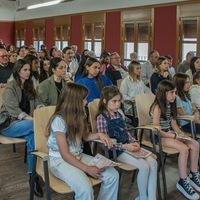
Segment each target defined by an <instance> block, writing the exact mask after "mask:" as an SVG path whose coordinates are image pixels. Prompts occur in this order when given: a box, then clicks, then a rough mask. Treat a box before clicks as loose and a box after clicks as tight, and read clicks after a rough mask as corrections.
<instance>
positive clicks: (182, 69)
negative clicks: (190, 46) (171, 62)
mask: <svg viewBox="0 0 200 200" xmlns="http://www.w3.org/2000/svg"><path fill="white" fill-rule="evenodd" d="M193 57H194V52H192V51H189V52H188V53H187V54H186V60H184V61H183V62H182V63H180V64H179V65H178V72H182V73H185V72H186V71H187V70H188V69H190V61H191V59H192V58H193Z"/></svg>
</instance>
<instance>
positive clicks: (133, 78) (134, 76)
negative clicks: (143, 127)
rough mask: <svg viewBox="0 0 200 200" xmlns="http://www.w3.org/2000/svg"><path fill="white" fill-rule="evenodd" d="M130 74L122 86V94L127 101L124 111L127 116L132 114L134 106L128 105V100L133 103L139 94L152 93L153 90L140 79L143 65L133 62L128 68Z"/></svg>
mask: <svg viewBox="0 0 200 200" xmlns="http://www.w3.org/2000/svg"><path fill="white" fill-rule="evenodd" d="M128 73H129V75H128V77H126V78H125V79H123V80H122V82H121V85H120V92H121V94H122V96H123V99H124V100H125V102H124V110H125V113H126V114H129V113H131V112H132V109H131V108H132V105H131V104H130V103H127V102H126V100H128V101H133V100H134V98H135V96H136V95H138V94H142V93H151V90H150V89H149V88H148V87H147V86H146V85H145V84H144V82H143V81H142V80H141V79H140V74H141V64H140V63H139V62H138V61H131V63H130V64H129V66H128ZM132 114H134V113H132Z"/></svg>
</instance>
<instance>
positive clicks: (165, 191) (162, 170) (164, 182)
mask: <svg viewBox="0 0 200 200" xmlns="http://www.w3.org/2000/svg"><path fill="white" fill-rule="evenodd" d="M158 141H159V152H160V164H161V172H162V180H163V191H164V199H165V200H166V199H167V183H166V176H165V165H164V158H163V152H162V143H161V136H160V134H158Z"/></svg>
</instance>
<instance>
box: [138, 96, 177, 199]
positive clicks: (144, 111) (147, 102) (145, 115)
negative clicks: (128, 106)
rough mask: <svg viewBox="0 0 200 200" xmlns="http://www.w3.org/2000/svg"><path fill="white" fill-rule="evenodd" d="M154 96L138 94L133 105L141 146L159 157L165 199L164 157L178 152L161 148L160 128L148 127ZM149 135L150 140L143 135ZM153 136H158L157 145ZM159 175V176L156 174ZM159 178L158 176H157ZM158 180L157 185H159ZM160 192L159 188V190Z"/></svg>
mask: <svg viewBox="0 0 200 200" xmlns="http://www.w3.org/2000/svg"><path fill="white" fill-rule="evenodd" d="M154 98H155V96H154V95H153V94H140V95H136V97H135V103H136V109H137V114H138V123H139V124H138V127H137V129H138V130H142V131H141V134H140V136H139V137H140V138H139V139H140V142H141V145H144V146H147V147H149V148H151V149H152V150H153V152H154V153H155V154H157V155H159V157H160V169H161V172H162V179H163V188H164V198H165V199H166V198H167V187H166V177H165V167H164V155H171V154H178V153H179V152H178V151H177V150H176V149H172V148H169V147H165V146H162V144H161V136H160V127H159V126H153V125H150V116H149V109H150V106H151V105H152V103H153V101H154ZM144 130H146V131H145V133H147V132H148V133H150V135H151V136H152V139H150V137H149V136H146V137H145V135H143V133H144ZM155 135H157V136H158V144H156V142H155ZM158 175H159V174H158ZM158 177H159V176H158ZM159 184H160V183H159V178H158V185H159ZM159 190H160V188H159Z"/></svg>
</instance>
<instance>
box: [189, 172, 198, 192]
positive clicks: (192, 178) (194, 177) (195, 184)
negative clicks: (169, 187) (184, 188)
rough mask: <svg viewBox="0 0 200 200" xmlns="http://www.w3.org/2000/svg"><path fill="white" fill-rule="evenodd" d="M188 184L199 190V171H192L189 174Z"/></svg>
mask: <svg viewBox="0 0 200 200" xmlns="http://www.w3.org/2000/svg"><path fill="white" fill-rule="evenodd" d="M189 178H190V184H191V186H192V187H194V189H195V190H196V191H198V192H200V180H199V172H194V173H190V174H189Z"/></svg>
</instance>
